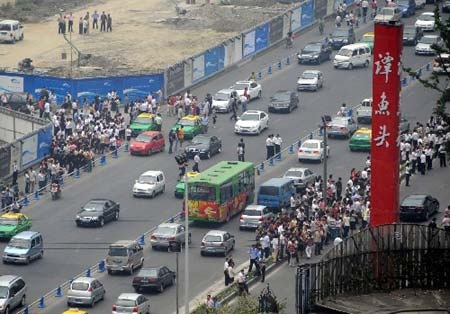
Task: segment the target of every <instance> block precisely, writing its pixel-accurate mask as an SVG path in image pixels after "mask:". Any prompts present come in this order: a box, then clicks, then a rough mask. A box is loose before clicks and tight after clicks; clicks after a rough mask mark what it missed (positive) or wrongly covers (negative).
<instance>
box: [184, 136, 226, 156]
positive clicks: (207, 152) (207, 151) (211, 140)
mask: <svg viewBox="0 0 450 314" xmlns="http://www.w3.org/2000/svg"><path fill="white" fill-rule="evenodd" d="M221 151H222V140H221V139H220V138H218V137H217V136H214V135H212V136H211V135H206V134H199V135H197V136H195V137H194V138H193V139H192V141H191V142H190V143H189V145H187V146H186V148H185V150H184V152H185V153H186V156H187V157H188V158H194V156H195V155H196V154H197V153H199V154H200V158H201V159H209V158H211V156H212V155H214V154H218V153H220V152H221Z"/></svg>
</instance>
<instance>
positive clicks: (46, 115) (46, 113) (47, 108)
mask: <svg viewBox="0 0 450 314" xmlns="http://www.w3.org/2000/svg"><path fill="white" fill-rule="evenodd" d="M44 119H49V120H50V103H49V102H48V101H46V102H45V104H44Z"/></svg>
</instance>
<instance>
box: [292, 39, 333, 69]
mask: <svg viewBox="0 0 450 314" xmlns="http://www.w3.org/2000/svg"><path fill="white" fill-rule="evenodd" d="M332 51H333V49H332V48H331V46H330V45H329V44H326V43H324V42H314V43H309V44H307V45H306V46H305V48H303V49H302V50H301V51H300V52H299V53H298V54H297V62H298V64H303V63H314V64H320V63H322V62H323V61H327V60H330V58H331V53H332Z"/></svg>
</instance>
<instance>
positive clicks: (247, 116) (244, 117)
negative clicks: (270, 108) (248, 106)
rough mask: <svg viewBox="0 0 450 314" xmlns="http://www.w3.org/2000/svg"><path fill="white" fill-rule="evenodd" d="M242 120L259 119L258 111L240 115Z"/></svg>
mask: <svg viewBox="0 0 450 314" xmlns="http://www.w3.org/2000/svg"><path fill="white" fill-rule="evenodd" d="M241 120H242V121H259V113H245V114H243V115H242V116H241Z"/></svg>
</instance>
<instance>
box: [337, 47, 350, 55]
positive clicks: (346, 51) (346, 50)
mask: <svg viewBox="0 0 450 314" xmlns="http://www.w3.org/2000/svg"><path fill="white" fill-rule="evenodd" d="M352 54H353V50H351V49H347V48H343V49H341V50H339V52H338V55H340V56H344V57H351V56H352Z"/></svg>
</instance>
